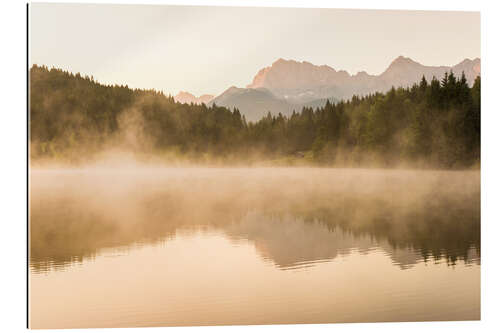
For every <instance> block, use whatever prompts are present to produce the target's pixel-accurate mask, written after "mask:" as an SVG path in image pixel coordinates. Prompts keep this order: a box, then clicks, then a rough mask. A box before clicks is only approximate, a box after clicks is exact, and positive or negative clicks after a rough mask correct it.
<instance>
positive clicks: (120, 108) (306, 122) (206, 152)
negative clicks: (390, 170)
mask: <svg viewBox="0 0 500 333" xmlns="http://www.w3.org/2000/svg"><path fill="white" fill-rule="evenodd" d="M480 85H481V81H480V77H478V78H477V79H476V80H475V82H473V83H470V86H469V85H468V84H467V82H466V79H465V76H464V75H463V74H462V75H461V76H460V78H457V77H456V76H455V74H453V73H448V74H446V75H445V77H444V78H443V79H442V80H441V81H438V80H436V79H433V78H428V79H426V78H424V77H423V78H422V80H421V82H420V84H415V85H413V86H412V87H407V88H393V89H391V90H390V91H389V92H387V93H385V94H381V93H376V94H371V95H368V96H364V97H358V96H353V97H352V98H351V99H350V100H348V101H342V102H339V103H330V102H327V103H326V105H325V106H324V107H322V108H316V109H312V108H303V109H302V110H296V111H295V112H294V113H293V114H292V115H291V116H289V117H285V116H283V115H281V114H280V115H278V116H271V115H270V114H268V115H267V116H266V117H264V118H262V119H261V120H259V121H257V122H255V123H253V122H247V121H246V120H245V118H244V117H243V116H242V115H241V114H240V112H239V111H238V110H237V109H233V110H228V109H227V108H224V107H219V106H216V105H213V106H210V107H207V106H206V105H205V104H201V105H194V104H181V103H176V102H175V101H174V99H173V97H171V96H166V95H164V94H163V93H161V92H158V91H152V90H137V89H130V88H128V87H127V86H107V85H102V84H99V83H98V82H96V81H95V80H94V79H93V78H89V77H82V76H81V75H80V74H71V73H68V72H66V71H62V70H59V69H50V70H49V69H48V68H47V67H45V66H36V65H34V66H33V67H32V68H31V69H30V126H31V127H30V143H31V145H30V148H31V158H32V161H36V160H38V159H55V160H63V161H65V162H74V163H78V162H84V161H86V160H87V159H88V158H91V157H92V156H94V155H95V154H98V153H100V152H103V151H106V150H107V149H112V148H116V147H119V148H120V149H128V150H130V151H132V152H135V153H141V154H154V155H155V156H159V157H164V158H166V159H167V158H173V157H174V156H175V158H179V159H185V160H186V161H191V162H195V163H203V162H208V163H215V162H217V163H224V162H226V163H246V164H252V163H257V162H264V161H265V162H272V163H283V164H302V163H307V164H309V163H310V164H315V165H325V166H333V165H338V166H383V167H391V166H398V165H402V164H404V165H409V166H412V165H413V166H425V167H439V168H467V167H471V166H477V165H479V161H480V110H481V104H480Z"/></svg>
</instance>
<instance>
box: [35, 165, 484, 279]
mask: <svg viewBox="0 0 500 333" xmlns="http://www.w3.org/2000/svg"><path fill="white" fill-rule="evenodd" d="M200 230H205V231H217V232H220V233H222V234H224V235H225V236H226V237H227V238H229V239H231V240H232V241H234V242H238V241H242V240H243V241H248V242H250V243H252V244H253V245H254V246H255V249H256V250H257V252H258V253H259V255H260V256H261V257H262V258H263V259H264V260H268V261H270V262H272V263H273V264H274V265H275V266H276V267H277V268H279V269H305V268H307V267H311V266H314V265H317V264H319V263H321V262H325V261H330V260H333V259H335V258H338V257H342V256H347V255H349V254H350V253H352V252H353V251H356V252H359V253H370V252H372V251H382V252H383V253H385V254H386V255H387V256H388V257H389V258H390V259H391V261H392V262H393V263H394V264H395V265H397V266H399V267H400V268H402V269H405V268H411V267H412V266H413V265H415V264H417V263H418V262H420V261H429V260H431V261H433V262H436V263H440V262H444V263H447V264H449V265H454V264H456V263H457V262H458V261H461V262H464V263H466V264H479V263H480V251H479V249H480V187H479V172H437V171H382V170H342V169H340V170H331V169H197V168H183V169H180V168H179V169H175V168H173V169H145V168H142V169H131V170H126V169H125V170H105V169H99V170H43V171H42V170H35V171H33V172H32V173H31V191H30V246H31V247H30V267H31V269H32V271H33V272H38V273H40V272H47V271H50V270H64V269H65V268H66V267H68V266H71V265H75V264H79V263H82V262H83V261H85V260H88V259H93V258H95V257H96V256H98V255H99V254H100V253H101V252H102V251H103V250H104V249H110V248H115V249H118V252H122V253H123V252H126V251H127V248H129V247H137V246H141V245H143V244H154V243H156V242H159V241H165V240H166V241H168V239H172V238H174V237H176V234H178V233H179V232H184V233H186V232H188V233H189V232H198V231H200Z"/></svg>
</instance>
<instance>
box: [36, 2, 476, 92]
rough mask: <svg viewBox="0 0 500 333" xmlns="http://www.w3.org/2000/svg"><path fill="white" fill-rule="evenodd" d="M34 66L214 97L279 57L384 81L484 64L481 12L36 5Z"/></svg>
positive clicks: (248, 80)
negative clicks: (393, 73)
mask: <svg viewBox="0 0 500 333" xmlns="http://www.w3.org/2000/svg"><path fill="white" fill-rule="evenodd" d="M30 7H31V11H30V34H31V35H30V63H31V64H35V63H36V64H39V65H42V64H43V65H47V66H49V67H58V68H62V69H64V70H69V71H71V72H75V73H76V72H80V73H82V74H86V75H93V76H94V78H95V79H96V80H98V81H99V82H102V83H106V84H108V83H112V84H114V83H116V84H128V85H129V87H133V88H147V89H149V88H154V89H157V90H162V91H163V92H165V93H166V94H168V93H170V94H172V95H175V94H177V93H178V92H179V91H180V90H184V91H189V92H191V93H193V94H195V95H197V96H198V95H201V94H213V95H218V94H220V93H221V92H223V91H224V90H226V89H227V88H229V87H230V86H233V85H235V86H238V87H245V86H246V85H247V84H249V83H251V82H252V79H253V77H254V76H255V74H257V72H258V70H259V69H261V68H263V67H266V66H270V65H271V64H272V63H273V62H274V61H275V60H277V59H278V58H284V59H294V60H297V61H309V62H311V63H313V64H316V65H324V64H326V65H329V66H331V67H333V68H335V69H337V70H339V69H343V70H347V71H348V72H349V73H351V74H355V73H357V72H359V71H366V72H368V73H369V74H380V73H381V72H383V71H384V70H385V69H386V68H387V66H388V65H389V64H390V62H391V61H392V60H394V58H396V57H397V56H399V55H403V56H406V57H410V58H412V59H413V60H415V61H417V62H420V63H422V64H424V65H448V66H449V65H455V64H457V63H459V62H460V61H462V60H463V59H465V58H470V59H473V58H476V57H480V16H479V12H444V11H439V12H438V11H434V12H432V11H383V10H345V9H342V10H337V9H303V8H301V9H291V8H245V7H194V6H167V5H161V6H159V5H156V6H152V5H103V4H99V5H92V4H36V3H35V4H31V5H30Z"/></svg>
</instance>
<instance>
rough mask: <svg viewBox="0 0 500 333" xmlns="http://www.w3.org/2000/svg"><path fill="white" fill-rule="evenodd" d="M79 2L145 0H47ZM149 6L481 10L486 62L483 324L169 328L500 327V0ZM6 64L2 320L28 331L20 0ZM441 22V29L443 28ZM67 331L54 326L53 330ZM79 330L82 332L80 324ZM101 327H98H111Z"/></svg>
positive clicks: (5, 22) (5, 33)
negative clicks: (499, 105) (499, 171)
mask: <svg viewBox="0 0 500 333" xmlns="http://www.w3.org/2000/svg"><path fill="white" fill-rule="evenodd" d="M45 2H79V3H88V2H91V3H130V4H134V3H136V4H137V3H138V1H126V0H121V1H113V0H108V1H98V0H94V1H85V0H80V1H45ZM143 3H149V4H183V5H219V6H221V5H231V6H267V7H318V8H363V9H374V8H375V9H413V10H467V11H478V10H480V11H481V62H482V64H481V65H482V73H483V75H482V97H483V100H482V105H483V107H482V110H483V112H482V114H483V117H482V171H481V172H482V211H481V212H482V250H481V254H482V267H481V270H482V272H481V273H482V274H481V278H482V279H481V280H482V295H481V296H482V320H481V321H479V322H439V323H432V322H431V323H384V324H333V325H285V326H279V325H278V326H237V327H234V326H216V327H190V328H168V330H169V331H179V332H180V331H183V332H187V331H195V332H220V331H225V332H232V331H235V330H237V331H241V332H248V331H254V330H259V331H260V330H264V331H266V330H269V331H271V330H272V331H275V330H283V331H292V332H293V331H302V330H312V331H331V330H336V331H340V332H357V331H358V330H359V331H365V330H366V331H368V330H369V331H370V332H384V333H387V332H401V331H405V332H421V331H436V332H438V331H439V332H441V331H443V330H446V331H448V330H453V331H454V332H455V331H456V332H467V333H470V332H471V331H481V332H484V331H494V330H495V326H496V325H495V324H498V319H497V318H498V316H499V314H500V312H499V310H498V303H499V302H498V299H499V298H500V294H499V288H498V281H500V276H499V269H498V267H499V264H498V262H499V261H498V257H496V254H498V253H499V252H498V245H497V244H498V243H499V241H498V240H497V237H498V235H500V232H499V226H498V225H499V223H500V218H499V213H498V209H497V206H498V203H500V197H499V190H498V189H499V188H500V186H499V185H500V181H499V179H500V178H499V176H498V174H497V172H498V170H500V163H499V162H500V158H499V153H498V151H499V148H498V146H499V144H500V140H499V139H500V138H499V135H498V133H499V132H500V116H499V113H500V109H499V108H498V107H496V106H497V104H498V103H494V102H495V100H496V101H498V96H499V93H498V91H499V89H500V85H499V84H498V82H499V81H500V72H499V64H498V63H499V62H500V54H499V43H498V36H497V34H498V31H500V26H499V21H500V17H499V14H498V13H499V10H498V9H499V5H498V4H496V3H494V2H493V1H491V2H490V1H470V0H464V1H461V0H454V1H447V2H445V1H435V0H433V1H428V0H420V1H411V2H410V1H407V2H401V1H395V0H378V1H362V0H351V1H348V0H337V1H335V2H330V1H327V0H322V1H320V0H309V1H298V0H267V1H262V0H254V1H249V0H239V1H236V0H208V1H193V0H185V1H151V0H150V1H145V2H143ZM0 12H1V13H2V19H1V20H0V24H1V30H0V31H2V52H0V56H1V62H0V64H1V65H2V69H3V71H2V75H1V86H0V89H1V90H0V91H2V95H1V96H2V97H1V101H2V103H1V104H0V106H1V111H0V115H1V118H0V124H1V127H0V147H1V156H2V158H1V159H2V163H1V164H0V165H1V166H2V172H1V173H0V175H1V176H0V184H1V187H0V188H1V191H0V193H1V194H0V195H1V197H0V203H1V204H0V207H1V209H0V211H1V214H2V216H1V219H0V221H2V223H3V232H2V239H1V242H0V244H1V246H2V251H1V252H0V253H1V255H2V258H1V262H0V263H1V267H2V273H3V274H2V275H1V276H2V283H1V284H0V286H1V288H2V290H1V291H2V293H1V295H2V297H1V308H0V316H1V318H2V319H1V326H2V328H4V329H5V331H7V332H18V331H23V330H24V329H25V325H26V7H25V4H24V3H22V2H20V1H9V2H8V3H6V2H2V9H1V11H0ZM438 28H439V27H436V29H438ZM122 330H123V331H132V332H137V331H142V330H148V331H151V332H159V331H162V330H165V328H149V329H122ZM51 331H54V332H61V330H57V331H56V330H49V332H51ZM78 331H79V330H78ZM106 331H108V330H104V329H97V330H93V331H92V332H106Z"/></svg>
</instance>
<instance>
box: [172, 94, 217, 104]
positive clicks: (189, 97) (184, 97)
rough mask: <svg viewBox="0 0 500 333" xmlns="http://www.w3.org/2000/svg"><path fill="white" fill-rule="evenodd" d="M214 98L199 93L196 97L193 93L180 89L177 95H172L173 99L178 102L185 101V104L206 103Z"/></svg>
mask: <svg viewBox="0 0 500 333" xmlns="http://www.w3.org/2000/svg"><path fill="white" fill-rule="evenodd" d="M213 98H214V96H213V95H201V96H200V97H196V96H195V95H193V94H191V93H188V92H187V91H181V92H179V93H178V94H177V95H175V96H174V100H175V101H176V102H179V103H187V104H191V103H193V104H202V103H205V104H207V103H208V102H210V101H211V100H212V99H213Z"/></svg>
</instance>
